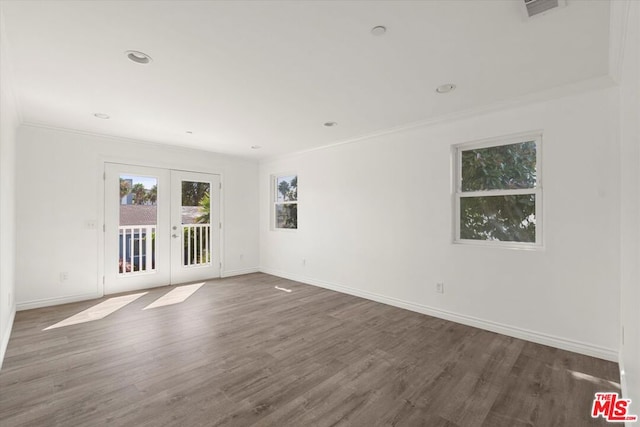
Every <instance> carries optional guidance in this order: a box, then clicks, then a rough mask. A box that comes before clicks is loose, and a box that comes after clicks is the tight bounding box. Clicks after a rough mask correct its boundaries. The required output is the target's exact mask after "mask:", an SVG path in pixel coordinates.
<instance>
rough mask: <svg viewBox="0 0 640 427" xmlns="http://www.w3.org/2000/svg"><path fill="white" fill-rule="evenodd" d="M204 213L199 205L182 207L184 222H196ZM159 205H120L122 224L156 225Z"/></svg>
mask: <svg viewBox="0 0 640 427" xmlns="http://www.w3.org/2000/svg"><path fill="white" fill-rule="evenodd" d="M201 215H202V208H200V207H199V206H183V207H182V223H183V224H196V223H197V222H198V217H200V216H201ZM157 222H158V206H156V205H120V225H121V226H124V225H156V224H157Z"/></svg>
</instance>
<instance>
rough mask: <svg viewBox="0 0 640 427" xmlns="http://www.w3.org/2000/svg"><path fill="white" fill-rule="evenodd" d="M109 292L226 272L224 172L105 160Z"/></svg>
mask: <svg viewBox="0 0 640 427" xmlns="http://www.w3.org/2000/svg"><path fill="white" fill-rule="evenodd" d="M104 230H105V267H104V272H105V275H104V293H105V294H113V293H118V292H127V291H132V290H138V289H145V288H151V287H155V286H165V285H169V284H177V283H185V282H189V281H194V280H204V279H210V278H213V277H220V263H221V254H220V177H219V176H218V175H211V174H203V173H195V172H184V171H177V170H169V169H161V168H150V167H142V166H132V165H124V164H117V163H106V164H105V225H104Z"/></svg>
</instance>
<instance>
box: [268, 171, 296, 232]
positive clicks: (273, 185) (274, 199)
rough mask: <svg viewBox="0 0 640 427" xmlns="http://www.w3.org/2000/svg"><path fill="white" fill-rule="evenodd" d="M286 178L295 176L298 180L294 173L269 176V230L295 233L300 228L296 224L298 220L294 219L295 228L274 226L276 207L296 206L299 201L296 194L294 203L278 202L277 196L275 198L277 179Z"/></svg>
mask: <svg viewBox="0 0 640 427" xmlns="http://www.w3.org/2000/svg"><path fill="white" fill-rule="evenodd" d="M287 176H295V177H296V178H298V174H297V173H296V172H286V173H278V174H274V175H271V230H272V231H284V232H289V233H295V232H296V231H298V228H300V225H299V224H298V218H296V228H283V227H277V226H276V221H277V215H276V207H277V206H278V205H298V202H299V200H300V195H299V194H298V197H297V199H296V201H295V202H278V196H277V191H278V188H277V185H278V184H277V182H278V178H283V177H287ZM296 212H297V210H296Z"/></svg>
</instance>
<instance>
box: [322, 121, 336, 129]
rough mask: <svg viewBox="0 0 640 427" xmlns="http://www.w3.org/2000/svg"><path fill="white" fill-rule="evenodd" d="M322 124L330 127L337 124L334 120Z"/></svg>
mask: <svg viewBox="0 0 640 427" xmlns="http://www.w3.org/2000/svg"><path fill="white" fill-rule="evenodd" d="M323 126H324V127H328V128H331V127H334V126H338V123H336V122H326V123H325V124H324V125H323Z"/></svg>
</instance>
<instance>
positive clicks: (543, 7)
mask: <svg viewBox="0 0 640 427" xmlns="http://www.w3.org/2000/svg"><path fill="white" fill-rule="evenodd" d="M523 1H524V8H525V12H526V14H527V17H529V18H532V17H534V16H536V15H540V14H544V13H545V12H548V11H550V10H552V9H555V8H558V7H562V6H566V5H567V2H566V0H523Z"/></svg>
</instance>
